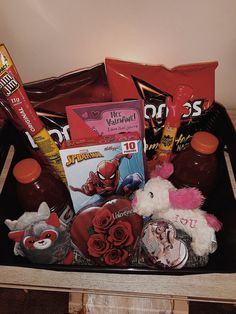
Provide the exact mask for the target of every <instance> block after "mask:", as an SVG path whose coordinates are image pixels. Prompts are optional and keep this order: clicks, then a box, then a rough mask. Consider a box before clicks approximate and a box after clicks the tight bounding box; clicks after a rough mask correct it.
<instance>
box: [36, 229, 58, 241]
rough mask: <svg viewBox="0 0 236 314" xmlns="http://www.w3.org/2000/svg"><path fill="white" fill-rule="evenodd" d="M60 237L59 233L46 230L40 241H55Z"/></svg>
mask: <svg viewBox="0 0 236 314" xmlns="http://www.w3.org/2000/svg"><path fill="white" fill-rule="evenodd" d="M57 237H58V233H57V232H56V231H55V230H45V231H43V232H42V233H41V235H40V240H43V239H51V240H52V241H55V240H56V239H57Z"/></svg>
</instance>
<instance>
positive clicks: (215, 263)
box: [0, 103, 236, 275]
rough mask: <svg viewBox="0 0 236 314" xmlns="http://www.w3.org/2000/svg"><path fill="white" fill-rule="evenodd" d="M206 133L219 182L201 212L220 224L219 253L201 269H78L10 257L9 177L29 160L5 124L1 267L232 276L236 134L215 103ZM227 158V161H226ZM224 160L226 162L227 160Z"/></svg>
mask: <svg viewBox="0 0 236 314" xmlns="http://www.w3.org/2000/svg"><path fill="white" fill-rule="evenodd" d="M204 130H205V131H210V132H212V133H213V134H215V135H216V136H217V137H218V139H219V141H220V145H219V149H218V151H217V154H218V159H219V164H220V166H219V179H218V181H217V185H216V187H215V189H214V191H213V193H212V194H211V195H210V196H209V197H208V198H207V200H206V202H205V204H204V206H203V209H205V210H206V211H208V212H209V213H214V214H215V215H216V216H217V217H218V218H219V219H220V220H221V221H222V223H223V229H222V230H221V231H220V232H218V233H217V234H216V236H217V242H218V249H217V250H216V252H215V253H213V254H211V255H210V256H209V262H208V264H207V265H206V266H205V267H201V268H192V269H191V268H183V269H180V270H174V269H173V270H172V269H150V268H143V267H128V268H114V267H92V266H80V265H71V266H65V265H38V264H32V263H30V262H28V261H27V260H26V259H25V258H23V257H20V256H15V255H14V253H13V246H14V243H13V241H11V240H9V239H8V236H7V234H8V232H9V229H8V228H7V227H6V226H5V224H4V220H5V219H6V218H9V219H17V218H18V217H19V216H20V215H21V214H22V213H21V212H20V211H19V206H18V204H17V199H16V196H15V184H16V182H15V179H14V178H13V175H12V169H13V166H14V165H15V164H16V163H17V162H18V161H19V160H21V159H22V158H25V157H29V156H30V153H29V152H28V150H27V149H26V147H25V144H24V142H23V141H22V140H21V138H20V136H19V133H18V131H17V130H16V129H15V128H14V127H13V126H12V125H11V124H6V125H5V127H4V128H2V130H1V133H0V170H1V171H2V170H3V168H4V164H5V161H6V157H7V154H8V151H9V148H10V146H11V145H13V146H14V149H15V153H14V156H13V159H12V162H11V166H10V169H9V172H8V175H7V177H6V181H5V184H4V186H3V189H2V192H1V195H0V213H1V214H0V235H1V242H0V248H1V254H0V265H8V266H23V267H31V268H44V269H52V270H61V271H63V270H66V271H86V272H113V273H130V274H132V273H135V274H137V273H142V274H143V273H144V274H169V275H170V274H171V275H184V274H199V273H212V272H218V273H231V272H232V273H235V272H236V227H235V226H236V200H235V196H234V191H233V188H232V184H231V180H230V175H229V169H228V166H227V163H228V162H227V160H229V162H230V163H231V167H232V169H233V173H232V175H233V176H234V178H235V176H236V133H235V129H234V126H233V124H232V122H231V120H230V118H229V116H228V114H227V112H226V110H225V108H224V107H223V106H222V105H220V104H218V103H215V104H214V106H213V109H212V110H211V113H210V115H208V121H207V123H206V127H205V128H204ZM227 156H228V157H227ZM226 159H227V160H226Z"/></svg>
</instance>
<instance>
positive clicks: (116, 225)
mask: <svg viewBox="0 0 236 314" xmlns="http://www.w3.org/2000/svg"><path fill="white" fill-rule="evenodd" d="M142 228H143V219H142V217H141V216H139V215H137V214H135V213H134V212H133V209H132V205H131V202H130V200H128V199H126V198H115V199H111V200H108V201H106V202H105V203H103V204H102V205H100V206H91V207H89V208H86V209H84V210H82V211H81V212H79V213H78V214H77V215H76V217H75V218H74V220H73V223H72V226H71V238H72V241H73V243H74V245H75V246H76V247H77V248H78V250H79V251H80V252H81V253H82V254H83V255H84V256H86V257H87V258H89V259H92V260H93V261H94V262H95V263H96V264H98V265H104V266H105V265H106V266H128V264H129V262H130V260H131V258H132V255H133V254H134V252H135V249H136V246H137V244H138V241H139V239H140V235H141V232H142Z"/></svg>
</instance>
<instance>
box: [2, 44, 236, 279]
mask: <svg viewBox="0 0 236 314" xmlns="http://www.w3.org/2000/svg"><path fill="white" fill-rule="evenodd" d="M0 52H1V53H0V56H1V72H0V89H1V93H2V94H1V107H2V121H3V123H2V127H1V133H0V153H1V158H0V167H1V171H2V172H3V171H4V170H5V168H6V161H8V162H9V158H10V157H9V154H8V153H9V151H10V150H11V151H12V148H14V153H13V154H12V160H11V162H10V167H9V170H8V172H7V176H6V180H5V182H4V184H3V187H2V191H1V196H0V198H1V200H0V210H1V215H0V232H1V239H2V241H1V249H2V254H1V257H0V264H1V265H14V266H24V267H35V268H44V269H52V270H61V271H63V270H67V271H68V270H70V271H91V272H115V273H122V272H125V273H146V274H173V275H177V274H193V273H209V272H235V270H236V267H235V265H236V245H235V241H236V231H235V230H236V229H235V226H234V224H235V219H236V211H235V208H236V206H235V205H236V201H235V195H234V191H233V187H232V183H231V180H232V178H231V174H230V173H229V166H228V165H229V164H230V166H231V167H232V172H233V174H234V176H235V173H236V162H235V161H236V136H235V130H234V127H233V125H232V122H231V121H230V118H229V116H228V115H227V112H226V110H225V108H224V106H223V105H221V104H219V103H217V102H215V101H214V71H215V68H216V67H217V63H216V62H209V63H202V64H194V65H185V66H179V67H176V68H174V69H171V70H169V69H167V68H165V67H163V66H148V65H143V64H136V63H131V62H125V61H120V60H115V59H106V60H105V64H104V63H101V64H98V65H95V66H93V67H90V68H85V69H81V70H77V71H74V72H71V73H67V74H64V75H62V76H60V77H56V78H49V79H44V80H40V81H37V82H32V83H28V84H22V83H21V80H20V77H19V74H18V73H17V71H16V69H15V66H14V64H13V62H12V60H11V58H10V56H9V54H8V52H7V50H6V48H5V47H4V46H3V45H1V50H0Z"/></svg>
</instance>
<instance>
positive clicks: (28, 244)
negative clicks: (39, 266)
mask: <svg viewBox="0 0 236 314" xmlns="http://www.w3.org/2000/svg"><path fill="white" fill-rule="evenodd" d="M36 241H37V239H36V238H35V237H32V236H28V237H25V238H24V241H23V244H24V246H25V247H26V248H27V249H32V248H33V245H34V243H35V242H36Z"/></svg>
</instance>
